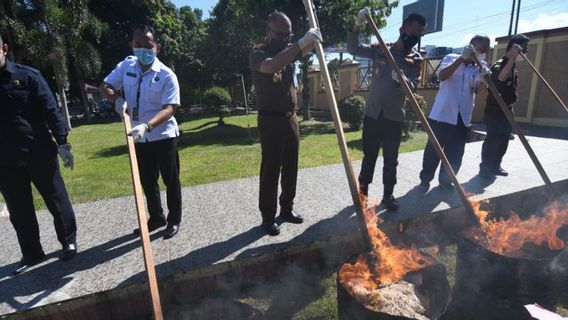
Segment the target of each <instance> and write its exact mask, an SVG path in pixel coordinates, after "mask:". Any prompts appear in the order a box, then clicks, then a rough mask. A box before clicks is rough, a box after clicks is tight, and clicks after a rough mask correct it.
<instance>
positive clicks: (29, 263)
mask: <svg viewBox="0 0 568 320" xmlns="http://www.w3.org/2000/svg"><path fill="white" fill-rule="evenodd" d="M44 260H45V253H43V252H42V253H41V254H40V255H38V256H36V257H32V258H30V259H26V258H23V259H22V260H20V262H19V263H18V265H17V266H16V269H14V271H13V272H12V275H14V276H17V275H19V274H21V273H22V272H24V271H26V270H28V269H29V268H30V267H33V266H35V265H36V264H39V263H41V262H43V261H44Z"/></svg>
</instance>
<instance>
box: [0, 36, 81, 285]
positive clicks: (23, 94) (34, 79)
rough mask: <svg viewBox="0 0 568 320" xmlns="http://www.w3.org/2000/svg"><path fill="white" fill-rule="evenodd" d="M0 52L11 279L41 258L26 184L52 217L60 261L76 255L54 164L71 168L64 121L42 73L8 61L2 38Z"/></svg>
mask: <svg viewBox="0 0 568 320" xmlns="http://www.w3.org/2000/svg"><path fill="white" fill-rule="evenodd" d="M0 47H1V50H0V150H2V152H0V191H1V193H2V196H3V197H4V199H5V200H6V205H7V206H8V211H9V212H10V221H11V222H12V225H13V226H14V229H16V234H17V236H18V242H19V244H20V249H21V251H22V255H23V259H22V260H21V261H20V263H19V264H18V265H17V267H16V269H15V270H14V274H15V275H16V274H20V273H22V272H24V271H25V270H26V269H28V268H29V267H30V266H33V265H35V264H38V263H40V262H41V261H43V260H44V258H45V253H44V252H43V249H42V246H41V242H40V239H39V227H38V221H37V217H36V215H35V209H34V203H33V197H32V189H31V183H33V184H34V186H35V187H36V188H37V190H38V191H39V193H40V194H41V196H42V197H43V200H44V201H45V204H46V206H47V208H48V209H49V212H51V214H52V215H53V222H54V224H55V231H56V233H57V239H58V240H59V242H60V243H61V245H62V246H63V255H62V256H61V259H62V260H64V261H65V260H69V259H71V258H73V257H74V256H75V254H76V252H77V248H76V245H75V238H76V233H77V227H76V223H75V213H74V212H73V208H72V207H71V202H70V201H69V196H68V195H67V191H66V190H65V183H64V182H63V178H62V177H61V172H60V171H59V164H58V160H57V154H58V153H59V156H60V157H61V159H62V160H63V165H64V166H65V167H71V168H73V154H71V145H70V144H69V143H67V134H68V130H67V126H66V123H65V120H64V118H63V116H62V114H61V112H60V111H59V108H58V107H57V104H56V102H55V99H54V98H53V95H52V93H51V90H50V89H49V87H48V85H47V83H46V81H45V79H44V78H43V76H42V75H41V73H39V71H37V70H35V69H33V68H30V67H28V66H24V65H20V64H15V63H13V62H11V61H8V60H7V58H6V56H7V54H8V44H7V43H4V42H3V41H2V38H1V37H0ZM54 139H55V141H54Z"/></svg>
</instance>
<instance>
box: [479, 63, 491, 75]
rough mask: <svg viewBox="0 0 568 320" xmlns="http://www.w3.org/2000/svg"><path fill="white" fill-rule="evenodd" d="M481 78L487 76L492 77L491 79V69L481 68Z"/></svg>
mask: <svg viewBox="0 0 568 320" xmlns="http://www.w3.org/2000/svg"><path fill="white" fill-rule="evenodd" d="M479 76H480V77H482V78H483V77H485V76H490V77H491V69H489V68H488V67H487V66H485V65H484V66H481V68H479Z"/></svg>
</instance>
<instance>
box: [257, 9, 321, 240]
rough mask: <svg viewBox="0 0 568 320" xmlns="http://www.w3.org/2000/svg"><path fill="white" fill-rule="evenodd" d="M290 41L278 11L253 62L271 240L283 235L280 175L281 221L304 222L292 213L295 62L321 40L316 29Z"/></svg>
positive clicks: (263, 201)
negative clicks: (278, 205) (278, 195)
mask: <svg viewBox="0 0 568 320" xmlns="http://www.w3.org/2000/svg"><path fill="white" fill-rule="evenodd" d="M291 39H292V23H291V22H290V19H289V18H288V17H287V16H286V15H285V14H284V13H282V12H278V11H275V12H273V13H271V14H270V15H269V16H268V25H267V27H266V38H265V40H264V42H263V43H262V44H259V45H257V46H256V47H255V48H254V50H253V52H252V53H251V55H250V57H249V64H250V68H251V71H252V80H253V83H254V86H255V88H256V92H257V95H258V97H257V105H258V131H259V133H260V145H261V149H262V163H261V165H260V194H259V209H260V212H261V214H262V226H263V227H264V229H265V231H266V233H268V234H269V235H272V236H275V235H278V234H279V233H280V228H279V226H278V224H277V223H276V221H275V217H276V210H277V194H278V179H279V178H280V175H281V179H282V180H281V186H282V193H281V195H280V217H281V218H282V220H283V221H287V222H292V223H302V222H303V218H302V216H301V215H300V214H298V213H297V212H295V211H294V210H293V205H294V197H295V195H296V181H297V176H298V151H299V146H300V131H299V125H298V119H297V117H296V107H297V101H296V88H295V87H294V61H296V60H297V59H299V58H301V57H302V56H305V55H306V54H308V53H309V52H310V51H311V50H313V48H314V46H313V45H314V43H315V41H320V42H321V41H322V38H321V33H320V31H319V30H317V29H310V30H308V32H306V34H305V35H304V36H303V37H302V38H300V40H298V41H297V42H294V43H290V40H291Z"/></svg>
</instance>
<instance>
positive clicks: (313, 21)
mask: <svg viewBox="0 0 568 320" xmlns="http://www.w3.org/2000/svg"><path fill="white" fill-rule="evenodd" d="M303 1H304V6H305V7H306V13H307V14H308V20H309V21H310V27H311V28H319V25H318V22H317V17H316V14H315V12H314V9H313V8H314V7H313V3H312V0H303ZM316 53H317V56H318V60H319V64H320V70H321V72H322V74H323V81H324V85H325V92H326V96H327V102H328V104H329V108H330V112H331V117H332V118H333V124H334V126H335V134H336V136H337V142H338V144H339V150H340V151H341V157H342V159H343V166H344V168H345V173H346V175H347V182H348V183H349V190H350V191H351V197H352V198H353V204H354V205H355V208H356V209H357V216H358V217H359V223H360V224H361V226H362V229H363V230H364V232H363V240H364V241H365V245H366V246H367V249H368V250H371V248H372V247H371V240H370V237H369V231H368V229H367V223H366V221H365V217H364V216H363V212H364V210H365V209H366V208H364V207H363V206H364V205H363V204H362V203H361V200H360V198H359V188H358V184H357V179H355V173H354V172H353V166H352V164H351V158H350V157H349V150H348V149H347V143H346V142H345V134H344V132H343V125H342V123H341V118H340V116H339V111H338V108H337V100H336V99H335V92H334V91H333V84H332V82H331V77H330V74H329V69H328V68H327V63H326V61H325V55H324V52H323V46H322V45H321V43H319V42H316Z"/></svg>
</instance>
